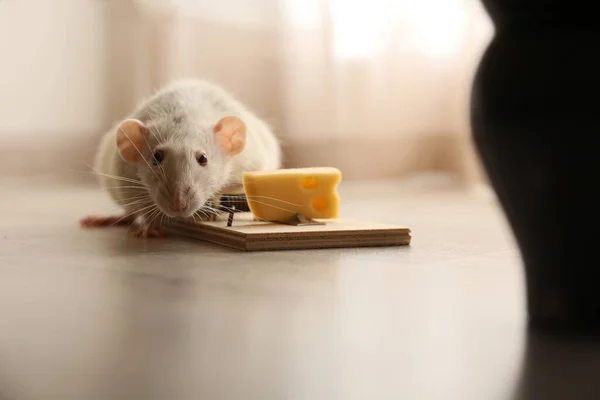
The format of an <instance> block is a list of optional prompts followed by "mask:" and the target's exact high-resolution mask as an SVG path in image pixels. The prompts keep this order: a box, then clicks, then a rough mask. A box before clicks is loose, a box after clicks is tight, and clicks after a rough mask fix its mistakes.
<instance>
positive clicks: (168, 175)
mask: <svg viewBox="0 0 600 400" xmlns="http://www.w3.org/2000/svg"><path fill="white" fill-rule="evenodd" d="M157 123H158V124H159V125H150V124H152V123H149V125H145V124H144V123H142V122H141V121H138V120H136V119H128V120H125V121H123V122H122V123H121V124H120V125H119V127H118V128H117V132H116V140H117V147H118V150H119V154H120V155H121V158H123V160H125V161H126V162H129V163H134V164H136V166H137V170H138V175H139V177H140V179H141V181H142V182H143V183H144V185H145V186H146V188H147V190H148V192H149V195H150V197H151V199H152V200H153V201H154V203H155V204H156V205H157V206H158V207H159V209H160V211H162V212H163V213H164V214H166V215H168V216H171V217H189V216H192V215H193V214H194V213H195V212H196V211H198V210H199V209H200V208H201V207H202V206H203V205H204V204H205V203H206V201H208V200H210V198H211V197H212V196H214V195H215V193H216V191H217V190H219V189H220V188H221V187H222V185H223V183H225V181H226V179H227V176H228V173H229V170H230V167H231V162H230V160H231V158H232V157H234V156H236V155H237V154H239V153H241V152H242V151H243V150H244V147H245V144H246V125H245V124H244V122H243V121H242V120H241V119H239V118H238V117H234V116H229V117H225V118H222V119H221V120H220V121H217V122H216V123H215V124H211V125H210V126H207V127H204V128H200V130H198V127H196V126H187V125H186V124H185V122H183V123H181V121H180V122H179V123H177V124H171V125H168V124H165V123H164V122H162V123H161V122H157ZM167 130H169V131H168V133H167Z"/></svg>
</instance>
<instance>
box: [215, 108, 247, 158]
mask: <svg viewBox="0 0 600 400" xmlns="http://www.w3.org/2000/svg"><path fill="white" fill-rule="evenodd" d="M215 137H216V139H217V140H218V141H219V143H220V144H221V147H222V148H223V150H225V152H226V153H227V154H228V155H230V156H235V155H236V154H239V153H241V152H242V150H244V147H245V146H246V124H245V123H244V121H242V120H241V119H239V118H238V117H233V116H230V117H225V118H222V119H221V120H220V121H219V122H218V123H217V125H215Z"/></svg>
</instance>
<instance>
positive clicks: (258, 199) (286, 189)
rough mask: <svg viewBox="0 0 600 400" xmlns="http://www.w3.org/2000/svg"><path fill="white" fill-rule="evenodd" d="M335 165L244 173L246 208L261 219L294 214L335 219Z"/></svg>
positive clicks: (284, 218) (283, 218)
mask: <svg viewBox="0 0 600 400" xmlns="http://www.w3.org/2000/svg"><path fill="white" fill-rule="evenodd" d="M341 180H342V173H341V172H340V170H338V169H337V168H331V167H314V168H289V169H279V170H275V171H256V172H245V173H244V174H243V182H244V192H245V193H246V198H247V201H248V205H249V207H250V211H251V212H252V214H254V216H255V217H256V218H257V219H261V220H264V221H289V220H291V219H293V218H294V216H295V214H301V215H303V216H304V217H307V218H311V219H331V218H338V214H339V207H340V198H339V196H338V193H337V186H338V184H339V183H340V182H341Z"/></svg>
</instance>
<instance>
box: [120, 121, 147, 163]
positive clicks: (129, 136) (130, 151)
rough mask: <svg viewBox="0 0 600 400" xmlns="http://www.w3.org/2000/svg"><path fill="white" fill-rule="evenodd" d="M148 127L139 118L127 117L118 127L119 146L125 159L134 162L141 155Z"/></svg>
mask: <svg viewBox="0 0 600 400" xmlns="http://www.w3.org/2000/svg"><path fill="white" fill-rule="evenodd" d="M147 134H148V129H147V128H146V127H145V126H144V124H143V123H142V122H141V121H138V120H137V119H126V120H125V121H123V122H121V123H120V124H119V126H118V127H117V135H116V136H117V148H118V149H119V154H120V155H121V157H122V158H123V160H125V161H127V162H130V163H133V162H136V161H137V160H139V158H140V157H141V154H140V152H141V151H142V147H143V146H144V144H145V143H146V135H147Z"/></svg>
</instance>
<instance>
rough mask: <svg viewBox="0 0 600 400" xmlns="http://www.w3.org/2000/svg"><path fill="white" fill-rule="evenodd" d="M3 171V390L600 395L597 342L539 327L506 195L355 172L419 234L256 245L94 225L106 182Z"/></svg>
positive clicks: (236, 395) (371, 198)
mask: <svg viewBox="0 0 600 400" xmlns="http://www.w3.org/2000/svg"><path fill="white" fill-rule="evenodd" d="M2 188H3V190H2V191H3V193H2V195H1V196H0V399H1V400H54V399H56V400H70V399H74V400H75V399H76V400H96V399H98V400H104V399H106V400H120V399H124V400H125V399H127V400H129V399H144V400H150V399H157V400H158V399H161V400H162V399H165V400H166V399H169V400H171V399H173V400H179V399H181V400H188V399H189V400H196V399H244V400H246V399H261V400H270V399H311V400H312V399H315V400H317V399H319V400H320V399H403V400H407V399H408V400H412V399H415V400H428V399H444V400H445V399H457V400H469V399H474V400H495V399H515V400H516V399H544V400H547V399H588V398H590V399H591V398H596V399H597V398H600V396H597V395H598V393H600V392H598V391H597V389H599V387H600V386H598V383H597V381H598V379H597V376H600V375H598V374H600V372H598V371H600V367H598V366H599V365H600V364H599V363H598V362H599V360H600V350H599V349H598V348H597V347H596V346H595V345H594V344H586V345H584V344H568V343H559V342H554V341H550V340H541V339H532V338H528V337H527V335H526V334H525V332H524V326H525V314H524V311H523V310H524V296H523V282H522V275H521V269H520V260H519V256H518V252H517V251H516V250H515V247H514V244H513V242H512V239H511V236H510V235H509V232H508V230H507V228H506V225H505V223H504V220H503V218H502V215H501V214H500V213H499V211H498V209H497V208H496V205H495V203H494V201H493V200H492V199H490V198H488V197H481V196H478V195H474V194H472V193H464V192H461V191H459V190H457V189H455V188H454V187H453V186H452V185H449V184H447V183H446V182H445V181H444V180H439V181H438V180H432V181H426V182H424V181H416V182H415V181H412V182H386V183H384V182H382V183H344V184H343V185H342V187H341V196H342V204H343V208H342V213H343V215H345V216H348V217H353V218H355V217H360V218H367V219H371V220H374V221H382V222H394V223H398V224H403V225H408V226H409V227H410V228H411V229H412V232H413V242H412V246H411V247H410V248H382V249H346V250H319V251H287V252H273V253H251V254H245V253H239V252H236V251H232V250H227V249H224V248H220V247H215V246H212V245H209V244H203V243H197V242H191V241H184V240H175V239H149V240H143V239H135V238H132V237H130V236H128V235H127V233H126V231H125V229H121V228H114V229H105V230H82V229H81V228H80V227H79V226H78V222H77V221H78V219H79V218H80V217H82V216H84V215H86V214H88V213H94V214H97V213H101V212H111V211H113V210H114V209H113V208H112V206H111V204H110V203H109V202H108V200H107V198H106V197H105V196H104V195H103V193H101V192H100V191H99V190H98V189H96V188H95V187H82V186H50V185H47V186H44V185H42V184H40V183H39V182H38V183H35V184H23V183H20V184H19V185H15V184H12V183H9V182H7V183H5V184H4V185H3V187H2ZM592 366H593V368H592Z"/></svg>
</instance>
